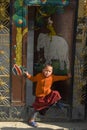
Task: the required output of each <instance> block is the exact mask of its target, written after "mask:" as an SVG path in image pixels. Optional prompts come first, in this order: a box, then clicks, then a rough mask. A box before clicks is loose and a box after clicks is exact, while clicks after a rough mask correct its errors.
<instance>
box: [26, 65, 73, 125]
mask: <svg viewBox="0 0 87 130" xmlns="http://www.w3.org/2000/svg"><path fill="white" fill-rule="evenodd" d="M52 73H53V67H52V66H51V65H46V66H45V67H44V68H43V70H42V72H41V73H39V74H37V75H36V76H31V75H30V74H29V73H28V72H25V74H26V76H27V78H28V79H29V80H31V81H32V82H37V85H36V93H35V96H36V98H35V102H34V103H33V105H32V106H33V108H34V111H33V112H32V115H31V117H30V119H29V122H28V123H29V125H31V126H34V127H37V123H36V122H35V119H36V116H37V113H38V112H39V113H40V114H44V113H45V112H46V110H47V109H49V107H50V106H52V105H53V104H54V103H56V104H57V103H58V101H59V100H60V99H61V96H60V93H59V92H58V91H55V90H51V86H52V84H53V82H55V81H61V80H67V79H69V78H70V77H71V75H70V74H68V75H67V76H56V75H54V74H52Z"/></svg>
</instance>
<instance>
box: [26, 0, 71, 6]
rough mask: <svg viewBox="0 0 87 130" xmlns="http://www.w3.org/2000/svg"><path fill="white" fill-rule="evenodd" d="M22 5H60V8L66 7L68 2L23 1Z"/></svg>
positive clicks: (54, 0) (53, 0)
mask: <svg viewBox="0 0 87 130" xmlns="http://www.w3.org/2000/svg"><path fill="white" fill-rule="evenodd" d="M24 3H25V4H26V5H29V6H30V5H31V6H34V5H44V4H46V5H48V4H51V5H61V6H66V5H68V4H69V0H25V1H24Z"/></svg>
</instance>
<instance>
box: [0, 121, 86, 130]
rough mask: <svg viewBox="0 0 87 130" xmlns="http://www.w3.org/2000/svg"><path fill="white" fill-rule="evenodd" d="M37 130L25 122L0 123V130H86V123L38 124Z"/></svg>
mask: <svg viewBox="0 0 87 130" xmlns="http://www.w3.org/2000/svg"><path fill="white" fill-rule="evenodd" d="M38 125H39V126H38V128H33V127H31V126H29V125H28V124H27V123H26V122H0V130H35V129H39V130H87V122H86V121H85V122H81V121H80V122H46V123H42V122H38Z"/></svg>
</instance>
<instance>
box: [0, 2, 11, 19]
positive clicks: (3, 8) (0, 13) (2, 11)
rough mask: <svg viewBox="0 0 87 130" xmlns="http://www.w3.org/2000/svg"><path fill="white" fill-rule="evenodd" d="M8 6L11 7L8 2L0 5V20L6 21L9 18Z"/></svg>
mask: <svg viewBox="0 0 87 130" xmlns="http://www.w3.org/2000/svg"><path fill="white" fill-rule="evenodd" d="M8 6H9V5H8V4H7V3H6V2H5V3H0V20H1V21H4V20H5V19H6V18H7V17H8V11H7V8H8Z"/></svg>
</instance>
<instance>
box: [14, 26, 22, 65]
mask: <svg viewBox="0 0 87 130" xmlns="http://www.w3.org/2000/svg"><path fill="white" fill-rule="evenodd" d="M15 52H16V64H17V65H19V66H21V65H22V28H21V27H20V28H19V27H17V34H16V51H15Z"/></svg>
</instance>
